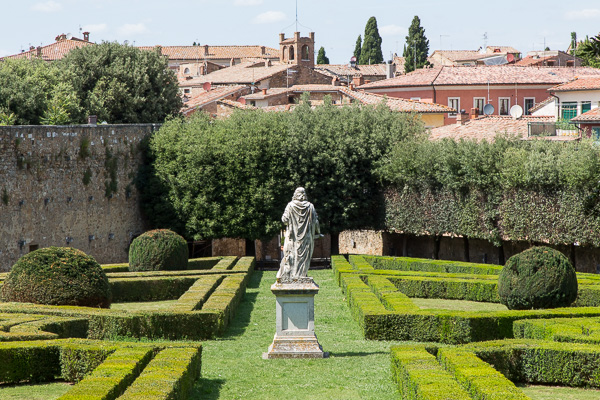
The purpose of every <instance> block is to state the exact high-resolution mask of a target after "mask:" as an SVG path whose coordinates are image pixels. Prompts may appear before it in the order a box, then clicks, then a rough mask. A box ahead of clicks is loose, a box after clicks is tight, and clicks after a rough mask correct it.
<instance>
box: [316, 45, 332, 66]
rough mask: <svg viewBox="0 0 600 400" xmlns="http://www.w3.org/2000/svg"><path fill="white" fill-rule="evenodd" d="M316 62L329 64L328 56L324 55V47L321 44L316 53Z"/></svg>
mask: <svg viewBox="0 0 600 400" xmlns="http://www.w3.org/2000/svg"><path fill="white" fill-rule="evenodd" d="M317 64H329V57H327V56H326V55H325V48H323V46H321V48H320V49H319V53H318V54H317Z"/></svg>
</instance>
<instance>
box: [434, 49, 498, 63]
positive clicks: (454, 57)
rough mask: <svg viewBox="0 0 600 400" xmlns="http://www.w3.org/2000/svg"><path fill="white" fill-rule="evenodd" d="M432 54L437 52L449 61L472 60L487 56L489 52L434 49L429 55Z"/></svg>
mask: <svg viewBox="0 0 600 400" xmlns="http://www.w3.org/2000/svg"><path fill="white" fill-rule="evenodd" d="M434 54H439V55H441V56H442V57H445V58H447V59H448V60H450V61H474V60H479V59H480V58H484V57H489V54H484V53H480V52H478V51H477V50H435V51H434V52H433V53H432V54H431V57H433V55H434Z"/></svg>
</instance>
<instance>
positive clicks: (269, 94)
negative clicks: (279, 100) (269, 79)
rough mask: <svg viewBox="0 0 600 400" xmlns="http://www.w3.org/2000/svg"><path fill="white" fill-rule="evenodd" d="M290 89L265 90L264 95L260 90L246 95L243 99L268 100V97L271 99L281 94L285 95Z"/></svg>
mask: <svg viewBox="0 0 600 400" xmlns="http://www.w3.org/2000/svg"><path fill="white" fill-rule="evenodd" d="M289 90H290V89H287V88H271V89H268V90H267V93H266V94H264V93H263V92H262V91H261V90H259V91H257V92H255V93H252V94H247V95H245V96H244V99H246V100H264V99H268V98H269V97H273V96H278V95H280V94H282V93H287V92H288V91H289Z"/></svg>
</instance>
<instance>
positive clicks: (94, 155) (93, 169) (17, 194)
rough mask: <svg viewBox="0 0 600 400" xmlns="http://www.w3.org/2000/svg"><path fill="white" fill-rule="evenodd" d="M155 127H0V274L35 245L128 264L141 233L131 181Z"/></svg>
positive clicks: (137, 205)
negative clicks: (144, 141) (129, 251)
mask: <svg viewBox="0 0 600 400" xmlns="http://www.w3.org/2000/svg"><path fill="white" fill-rule="evenodd" d="M157 128H158V125H153V124H143V125H142V124H140V125H97V126H96V125H79V126H10V127H7V126H5V127H1V126H0V198H1V199H0V271H8V270H9V269H10V267H11V266H12V265H13V264H14V263H15V262H16V261H17V259H18V258H19V257H21V256H22V255H24V254H25V253H28V252H30V251H33V250H35V249H38V248H43V247H48V246H69V247H75V248H78V249H80V250H82V251H84V252H85V253H87V254H89V255H91V256H93V257H95V258H96V260H97V261H98V262H100V263H116V262H126V261H127V249H128V247H129V243H130V242H131V240H132V238H133V237H135V236H137V235H139V234H141V233H142V232H144V230H145V226H144V222H143V218H142V215H141V213H140V210H139V204H138V192H137V190H136V187H135V185H134V183H133V180H134V178H135V176H136V174H137V171H138V167H139V166H140V163H141V162H142V154H141V150H140V142H141V141H142V139H143V138H144V137H145V136H147V135H150V134H152V132H154V131H155V130H156V129H157Z"/></svg>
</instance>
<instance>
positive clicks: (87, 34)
mask: <svg viewBox="0 0 600 400" xmlns="http://www.w3.org/2000/svg"><path fill="white" fill-rule="evenodd" d="M83 40H85V41H86V42H89V41H90V33H89V32H83Z"/></svg>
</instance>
